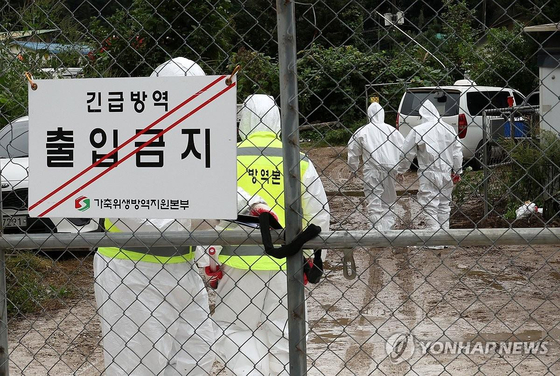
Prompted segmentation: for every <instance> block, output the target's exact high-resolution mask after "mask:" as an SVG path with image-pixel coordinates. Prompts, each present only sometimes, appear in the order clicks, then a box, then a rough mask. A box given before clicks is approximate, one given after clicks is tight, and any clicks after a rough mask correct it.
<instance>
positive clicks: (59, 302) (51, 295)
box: [6, 251, 77, 317]
mask: <svg viewBox="0 0 560 376" xmlns="http://www.w3.org/2000/svg"><path fill="white" fill-rule="evenodd" d="M6 269H7V270H6V293H7V296H8V316H9V317H15V316H19V315H26V314H30V313H37V312H41V311H45V310H51V309H57V308H60V307H62V306H64V299H68V298H72V297H73V296H75V295H76V292H77V288H76V287H75V286H76V285H75V284H74V283H71V280H70V276H69V274H68V273H67V272H66V271H64V270H63V269H64V267H62V266H61V264H60V263H56V262H55V261H53V260H52V259H50V258H47V257H43V256H37V255H35V254H34V253H32V252H23V251H21V252H16V253H13V254H10V255H7V256H6Z"/></svg>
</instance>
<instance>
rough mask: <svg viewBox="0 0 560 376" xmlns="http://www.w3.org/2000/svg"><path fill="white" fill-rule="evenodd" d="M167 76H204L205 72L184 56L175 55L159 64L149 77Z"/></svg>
mask: <svg viewBox="0 0 560 376" xmlns="http://www.w3.org/2000/svg"><path fill="white" fill-rule="evenodd" d="M169 76H206V73H204V70H202V68H201V67H200V65H198V64H197V63H195V62H194V61H192V60H189V59H187V58H185V57H176V58H173V59H171V60H167V61H166V62H165V63H163V64H160V65H159V66H158V67H157V68H156V69H154V71H153V72H152V74H151V75H150V77H169Z"/></svg>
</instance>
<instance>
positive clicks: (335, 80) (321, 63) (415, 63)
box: [298, 45, 444, 123]
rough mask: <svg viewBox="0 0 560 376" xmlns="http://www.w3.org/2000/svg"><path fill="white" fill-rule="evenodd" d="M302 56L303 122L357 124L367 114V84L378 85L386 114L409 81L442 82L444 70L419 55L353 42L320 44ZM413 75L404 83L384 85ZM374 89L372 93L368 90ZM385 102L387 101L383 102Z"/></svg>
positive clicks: (415, 84)
mask: <svg viewBox="0 0 560 376" xmlns="http://www.w3.org/2000/svg"><path fill="white" fill-rule="evenodd" d="M300 56H301V57H300V59H299V60H298V75H299V83H298V85H299V91H300V95H299V103H300V112H301V114H302V116H303V118H304V119H305V120H307V121H308V122H312V121H335V120H341V121H342V122H343V123H353V122H356V121H362V119H365V118H366V113H365V111H366V108H365V107H366V106H365V105H363V107H362V106H361V105H360V104H361V103H365V99H366V89H365V86H366V84H372V83H380V84H382V85H379V86H376V89H375V90H376V91H377V92H378V94H379V95H380V97H381V100H382V105H383V106H384V107H385V108H386V112H390V111H391V110H392V111H396V109H397V108H398V103H399V101H400V99H401V96H402V93H403V91H404V88H405V86H406V85H413V86H424V85H430V84H432V83H434V82H441V81H442V79H443V76H444V75H443V73H442V72H441V71H440V70H439V69H437V68H434V67H432V65H431V63H426V62H422V61H421V60H418V59H416V58H415V54H414V53H413V54H411V55H403V56H401V55H399V56H398V57H397V56H391V55H389V54H388V53H386V52H379V53H377V52H376V53H364V52H362V51H360V50H358V49H357V48H356V47H354V46H343V47H330V48H324V47H322V46H319V45H314V46H312V47H311V48H310V49H309V50H306V51H301V52H300ZM403 77H404V78H405V79H410V78H409V77H412V78H411V79H410V82H403V85H402V86H401V85H385V84H390V83H391V84H392V83H394V82H399V81H401V82H402V81H404V80H403ZM369 93H371V92H369ZM383 101H385V102H383Z"/></svg>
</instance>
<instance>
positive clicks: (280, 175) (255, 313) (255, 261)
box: [213, 94, 330, 375]
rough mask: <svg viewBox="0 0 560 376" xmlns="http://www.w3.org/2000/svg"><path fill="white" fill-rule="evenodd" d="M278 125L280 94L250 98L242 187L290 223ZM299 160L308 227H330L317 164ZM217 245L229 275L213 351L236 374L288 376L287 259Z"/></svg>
mask: <svg viewBox="0 0 560 376" xmlns="http://www.w3.org/2000/svg"><path fill="white" fill-rule="evenodd" d="M280 130H281V127H280V111H279V108H278V106H277V105H276V103H275V101H274V98H272V97H271V96H268V95H264V94H255V95H251V96H249V97H248V98H247V99H246V100H245V102H244V107H243V109H242V113H241V121H240V126H239V135H240V137H241V140H242V141H241V142H239V143H238V145H237V179H238V180H237V183H238V187H240V188H242V189H243V190H245V191H246V192H247V193H248V194H249V195H251V196H255V195H259V196H260V197H261V198H262V199H263V200H264V201H265V203H266V204H267V205H268V207H269V208H271V209H272V211H273V212H274V213H275V215H277V217H278V221H279V222H280V224H281V225H282V226H284V221H285V217H284V216H285V212H284V210H285V202H284V171H283V158H282V141H281V140H280ZM301 157H302V159H301V162H300V163H301V164H300V168H301V179H302V186H301V187H302V188H301V191H302V207H303V227H304V228H305V227H306V226H307V225H308V224H309V223H313V224H315V225H317V226H320V227H321V229H323V230H328V228H329V221H330V214H329V206H328V203H327V196H326V194H325V190H324V187H323V184H322V183H321V180H320V179H319V176H318V174H317V171H316V170H315V167H314V166H313V163H312V162H311V161H310V160H309V159H308V158H307V157H305V156H304V155H303V154H302V156H301ZM268 210H270V209H268ZM253 214H254V215H258V214H259V210H256V212H255V211H253ZM229 228H231V227H229ZM215 248H217V249H218V252H217V254H219V257H218V260H219V264H221V265H219V268H220V269H221V270H220V273H221V275H222V276H223V277H222V279H221V280H220V281H219V282H218V285H217V289H216V293H217V298H216V306H215V311H214V315H213V319H214V322H215V324H216V330H217V333H216V336H217V342H216V346H214V347H213V349H215V350H216V352H217V355H218V357H219V358H220V359H221V360H222V361H223V363H224V364H225V368H226V369H228V370H230V371H231V372H233V373H234V374H235V375H288V374H289V347H288V333H287V331H288V310H287V307H288V304H287V276H286V271H285V267H286V260H285V259H277V258H273V257H270V256H267V255H266V254H265V253H264V250H263V247H262V246H258V245H257V246H239V247H237V246H228V247H226V246H224V247H215ZM304 252H309V251H304ZM306 256H309V254H306Z"/></svg>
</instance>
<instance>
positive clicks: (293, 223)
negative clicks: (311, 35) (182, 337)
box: [276, 0, 307, 376]
mask: <svg viewBox="0 0 560 376" xmlns="http://www.w3.org/2000/svg"><path fill="white" fill-rule="evenodd" d="M276 12H277V16H278V61H279V69H280V107H281V113H282V135H283V137H282V145H283V150H284V152H283V154H284V177H285V180H284V197H285V201H286V207H287V208H289V210H286V241H291V240H292V239H293V238H294V237H295V236H296V234H297V233H298V232H299V231H301V212H302V209H301V199H300V197H301V183H300V181H301V176H300V167H299V164H300V155H299V127H298V126H299V122H298V97H297V93H298V91H297V69H296V64H297V56H296V26H295V3H294V2H293V1H290V0H277V2H276ZM301 263H302V254H301V251H300V252H299V253H298V254H297V255H295V256H292V257H289V258H288V260H287V273H288V330H289V345H290V375H292V376H299V375H305V374H306V373H307V365H306V360H307V354H306V343H305V294H304V286H303V274H302V272H301V268H302V264H301Z"/></svg>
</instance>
